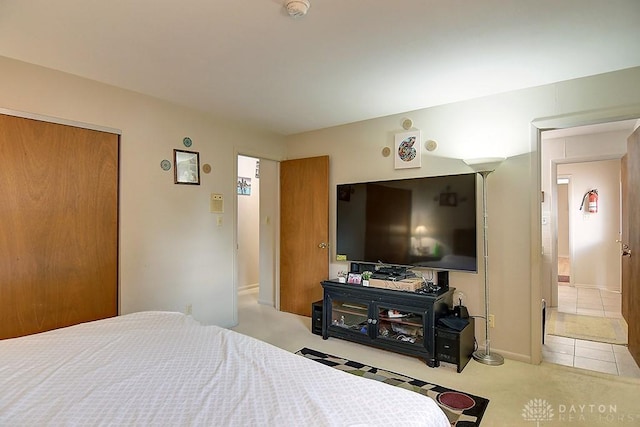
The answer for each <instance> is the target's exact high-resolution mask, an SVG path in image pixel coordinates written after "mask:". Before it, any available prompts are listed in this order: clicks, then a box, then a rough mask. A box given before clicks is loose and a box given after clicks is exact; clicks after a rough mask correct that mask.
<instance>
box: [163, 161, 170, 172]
mask: <svg viewBox="0 0 640 427" xmlns="http://www.w3.org/2000/svg"><path fill="white" fill-rule="evenodd" d="M160 167H161V168H162V170H163V171H168V170H169V169H171V162H170V161H169V160H167V159H164V160H163V161H161V162H160Z"/></svg>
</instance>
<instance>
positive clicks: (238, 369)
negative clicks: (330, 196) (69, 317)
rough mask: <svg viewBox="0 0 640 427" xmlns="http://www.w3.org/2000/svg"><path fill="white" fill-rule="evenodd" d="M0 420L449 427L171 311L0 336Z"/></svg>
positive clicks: (418, 404) (419, 400)
mask: <svg viewBox="0 0 640 427" xmlns="http://www.w3.org/2000/svg"><path fill="white" fill-rule="evenodd" d="M0 425H3V426H4V425H20V426H44V425H52V426H56V425H140V426H188V425H193V426H198V425H208V426H258V425H260V426H299V425H305V426H360V425H362V426H364V425H370V426H385V427H389V426H392V425H402V426H449V425H450V424H449V422H448V420H447V418H446V416H445V415H444V413H443V412H442V411H441V410H440V409H439V408H438V407H437V405H436V404H435V402H433V401H432V400H431V399H429V398H427V397H425V396H423V395H420V394H418V393H414V392H411V391H408V390H403V389H400V388H398V387H393V386H390V385H388V384H384V383H380V382H378V381H372V380H368V379H365V378H360V377H356V376H353V375H350V374H347V373H344V372H340V371H338V370H336V369H333V368H329V367H326V366H323V365H321V364H319V363H317V362H314V361H311V360H308V359H306V358H304V357H301V356H298V355H295V354H293V353H289V352H287V351H285V350H282V349H280V348H277V347H275V346H273V345H270V344H268V343H265V342H262V341H259V340H257V339H254V338H251V337H248V336H245V335H242V334H239V333H237V332H234V331H230V330H227V329H224V328H220V327H217V326H203V325H201V324H199V323H198V322H196V321H195V320H194V319H193V318H192V317H190V316H186V315H183V314H181V313H173V312H140V313H134V314H129V315H124V316H119V317H114V318H111V319H105V320H99V321H95V322H89V323H83V324H80V325H75V326H71V327H68V328H63V329H58V330H54V331H49V332H44V333H41V334H36V335H30V336H26V337H21V338H13V339H7V340H3V341H0Z"/></svg>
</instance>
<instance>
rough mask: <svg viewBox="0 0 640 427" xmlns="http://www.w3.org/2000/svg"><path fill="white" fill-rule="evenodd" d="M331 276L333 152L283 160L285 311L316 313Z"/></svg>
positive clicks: (282, 276)
mask: <svg viewBox="0 0 640 427" xmlns="http://www.w3.org/2000/svg"><path fill="white" fill-rule="evenodd" d="M328 276H329V157H328V156H321V157H312V158H307V159H296V160H287V161H284V162H282V163H281V164H280V310H282V311H286V312H289V313H295V314H300V315H302V316H311V304H312V303H313V302H315V301H318V300H320V299H322V285H321V284H320V283H321V282H322V281H323V280H326V279H328Z"/></svg>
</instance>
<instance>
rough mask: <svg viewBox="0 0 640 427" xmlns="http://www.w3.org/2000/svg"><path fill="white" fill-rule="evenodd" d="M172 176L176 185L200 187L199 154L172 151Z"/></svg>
mask: <svg viewBox="0 0 640 427" xmlns="http://www.w3.org/2000/svg"><path fill="white" fill-rule="evenodd" d="M173 165H174V167H173V176H174V183H176V184H190V185H200V154H199V153H197V152H195V151H186V150H173Z"/></svg>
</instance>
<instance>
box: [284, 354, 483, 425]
mask: <svg viewBox="0 0 640 427" xmlns="http://www.w3.org/2000/svg"><path fill="white" fill-rule="evenodd" d="M296 354H299V355H301V356H304V357H306V358H308V359H311V360H315V361H316V362H319V363H322V364H324V365H327V366H331V367H332V368H336V369H339V370H341V371H345V372H348V373H350V374H353V375H358V376H360V377H364V378H370V379H373V380H377V381H382V382H385V383H387V384H391V385H394V386H396V387H402V388H405V389H408V390H411V391H415V392H416V393H420V394H424V395H425V396H428V397H430V398H431V399H433V400H434V401H435V402H436V403H437V404H438V406H440V408H441V409H442V410H443V411H444V413H445V414H446V415H447V418H448V419H449V422H450V423H451V425H452V426H456V427H472V426H479V425H480V421H481V420H482V416H483V415H484V411H485V410H486V409H487V405H488V404H489V399H485V398H484V397H479V396H474V395H473V394H469V393H464V392H461V391H457V390H452V389H450V388H446V387H442V386H439V385H437V384H432V383H428V382H426V381H422V380H418V379H415V378H411V377H407V376H405V375H400V374H397V373H395V372H391V371H386V370H384V369H378V368H374V367H372V366H367V365H364V364H362V363H358V362H354V361H352V360H348V359H343V358H341V357H336V356H332V355H330V354H326V353H322V352H319V351H316V350H311V349H309V348H303V349H302V350H298V351H297V352H296Z"/></svg>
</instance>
